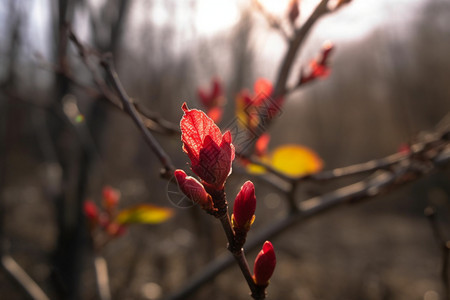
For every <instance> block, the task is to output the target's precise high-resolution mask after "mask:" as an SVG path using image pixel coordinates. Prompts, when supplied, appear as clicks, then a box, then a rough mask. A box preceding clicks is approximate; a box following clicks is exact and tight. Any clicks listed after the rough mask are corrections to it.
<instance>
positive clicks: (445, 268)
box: [425, 206, 450, 300]
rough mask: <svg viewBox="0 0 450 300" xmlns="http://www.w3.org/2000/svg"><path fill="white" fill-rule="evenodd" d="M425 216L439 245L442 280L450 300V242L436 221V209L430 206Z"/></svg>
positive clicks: (447, 299) (446, 295) (446, 298)
mask: <svg viewBox="0 0 450 300" xmlns="http://www.w3.org/2000/svg"><path fill="white" fill-rule="evenodd" d="M425 216H426V217H427V218H428V220H429V221H430V226H431V229H432V231H433V235H434V239H435V240H436V242H437V243H438V246H439V248H440V251H441V257H442V263H441V279H442V285H443V287H444V293H445V296H444V297H445V298H444V299H445V300H450V276H449V260H450V240H447V239H446V238H445V237H444V233H443V232H442V230H441V228H440V227H439V225H438V222H437V219H436V210H435V208H433V207H431V206H429V207H427V208H426V209H425Z"/></svg>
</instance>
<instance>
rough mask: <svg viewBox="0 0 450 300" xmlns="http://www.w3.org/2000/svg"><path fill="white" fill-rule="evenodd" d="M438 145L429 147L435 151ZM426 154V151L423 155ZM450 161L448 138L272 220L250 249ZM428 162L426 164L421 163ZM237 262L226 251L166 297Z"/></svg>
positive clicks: (182, 294) (183, 293)
mask: <svg viewBox="0 0 450 300" xmlns="http://www.w3.org/2000/svg"><path fill="white" fill-rule="evenodd" d="M433 150H434V149H429V152H433ZM423 157H426V155H423ZM449 163H450V147H449V145H448V141H447V142H446V146H445V148H444V149H442V150H441V151H440V152H435V155H434V156H432V157H429V159H428V160H422V159H416V158H410V159H409V160H406V161H400V162H398V163H397V164H395V166H392V167H391V170H378V171H376V172H375V173H374V174H373V175H372V176H370V177H369V178H368V179H366V180H363V181H359V182H357V183H354V184H352V185H349V186H346V187H343V188H340V189H337V190H335V191H333V192H330V193H327V194H324V195H322V196H319V197H314V198H311V199H309V200H306V201H303V202H301V203H300V204H299V209H298V210H297V211H293V212H291V213H290V214H288V215H287V216H286V217H284V218H282V219H281V220H278V221H275V222H272V224H271V225H268V226H266V227H265V228H263V229H262V230H260V231H259V232H258V233H257V234H256V235H254V236H253V238H252V239H250V240H248V242H247V243H246V248H247V250H249V251H251V250H255V249H256V248H257V247H258V246H259V245H260V244H261V243H263V242H264V241H266V240H268V239H271V238H274V237H276V236H278V235H279V234H280V233H282V232H283V231H285V230H286V229H288V228H290V227H292V226H294V225H296V224H298V223H301V222H303V221H306V220H308V219H309V218H311V217H314V216H317V215H319V214H322V213H325V212H327V211H329V210H331V209H334V208H336V207H338V206H341V205H343V204H355V203H357V202H361V201H362V200H366V199H369V198H373V197H375V196H378V195H381V194H383V193H386V192H388V191H390V190H392V189H395V188H398V187H400V186H403V185H404V184H406V183H410V182H413V181H415V180H417V179H419V178H422V177H423V176H425V175H427V174H429V173H430V172H432V171H435V170H436V169H438V168H443V167H446V166H448V164H449ZM418 165H419V166H421V165H426V166H427V167H426V168H420V167H418ZM232 263H233V258H232V257H231V256H230V255H222V256H220V257H218V258H217V259H215V260H214V261H212V262H211V263H210V264H209V265H207V266H206V267H205V268H204V269H203V271H202V272H200V273H199V274H197V275H195V276H193V277H192V280H191V281H189V282H188V283H187V284H186V285H185V286H184V287H183V288H181V289H180V290H179V291H177V292H175V293H174V294H172V295H169V296H168V297H167V298H166V300H176V299H185V298H186V297H187V296H188V295H190V294H192V293H194V292H195V291H196V290H197V289H199V288H200V287H201V286H202V285H203V284H205V283H207V282H209V281H211V280H212V279H214V278H215V277H216V276H217V275H218V274H219V273H220V272H222V271H223V270H225V269H226V268H228V267H229V266H230V265H232Z"/></svg>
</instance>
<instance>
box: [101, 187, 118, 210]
mask: <svg viewBox="0 0 450 300" xmlns="http://www.w3.org/2000/svg"><path fill="white" fill-rule="evenodd" d="M102 195H103V206H104V207H105V209H106V210H108V211H109V210H112V209H114V208H115V207H116V206H117V203H119V199H120V192H119V191H118V190H116V189H113V188H112V187H111V186H109V185H107V186H105V187H104V188H103V191H102Z"/></svg>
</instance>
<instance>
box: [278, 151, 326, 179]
mask: <svg viewBox="0 0 450 300" xmlns="http://www.w3.org/2000/svg"><path fill="white" fill-rule="evenodd" d="M270 164H271V165H272V167H273V168H274V169H276V170H278V171H280V172H282V173H285V174H286V175H290V176H303V175H307V174H312V173H316V172H318V171H320V170H321V169H322V167H323V162H322V160H321V159H320V157H319V156H318V155H317V154H316V153H315V152H314V151H312V150H311V149H309V148H306V147H303V146H298V145H283V146H281V147H278V148H276V149H275V150H274V151H273V152H272V155H271V159H270Z"/></svg>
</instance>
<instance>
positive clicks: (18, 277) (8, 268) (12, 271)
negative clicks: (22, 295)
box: [1, 254, 50, 300]
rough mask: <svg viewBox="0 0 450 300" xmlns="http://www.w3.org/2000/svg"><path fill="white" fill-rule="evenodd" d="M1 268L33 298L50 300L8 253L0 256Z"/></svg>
mask: <svg viewBox="0 0 450 300" xmlns="http://www.w3.org/2000/svg"><path fill="white" fill-rule="evenodd" d="M1 265H2V268H3V270H4V271H5V272H6V273H7V274H8V275H9V276H10V277H11V278H12V279H13V280H14V281H15V282H16V283H17V284H19V285H20V287H21V288H22V289H23V291H24V292H26V293H27V295H28V296H29V297H30V298H32V299H34V300H50V298H49V297H48V296H47V295H46V294H45V293H44V291H43V290H42V289H41V288H40V287H39V285H38V284H37V283H36V282H35V281H34V280H33V279H32V278H31V277H30V276H29V275H28V274H27V273H26V272H25V270H24V269H22V267H21V266H20V265H19V264H18V263H17V262H16V261H15V260H14V258H12V257H11V255H9V254H3V255H2V257H1Z"/></svg>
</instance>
